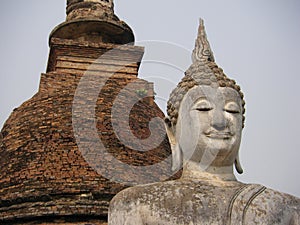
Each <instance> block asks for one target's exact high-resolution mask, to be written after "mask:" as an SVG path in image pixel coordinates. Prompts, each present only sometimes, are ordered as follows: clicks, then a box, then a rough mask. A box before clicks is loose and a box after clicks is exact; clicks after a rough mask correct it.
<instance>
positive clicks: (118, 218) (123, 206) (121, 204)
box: [108, 192, 144, 225]
mask: <svg viewBox="0 0 300 225" xmlns="http://www.w3.org/2000/svg"><path fill="white" fill-rule="evenodd" d="M108 224H109V225H142V224H144V223H143V220H142V217H141V215H140V212H139V209H138V207H136V204H135V202H134V201H130V202H129V201H127V196H124V193H122V192H121V193H119V194H117V195H116V196H115V197H114V198H113V199H112V201H111V202H110V205H109V212H108Z"/></svg>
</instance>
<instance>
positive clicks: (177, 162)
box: [165, 117, 183, 171]
mask: <svg viewBox="0 0 300 225" xmlns="http://www.w3.org/2000/svg"><path fill="white" fill-rule="evenodd" d="M165 128H166V132H167V136H168V138H169V142H170V145H171V150H172V170H173V171H178V170H180V169H181V167H182V160H183V157H182V151H181V148H180V146H179V143H178V142H177V140H176V136H175V128H174V127H173V125H172V123H171V121H170V119H169V118H167V117H166V118H165Z"/></svg>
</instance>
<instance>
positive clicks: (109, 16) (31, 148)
mask: <svg viewBox="0 0 300 225" xmlns="http://www.w3.org/2000/svg"><path fill="white" fill-rule="evenodd" d="M133 42H134V35H133V32H132V30H131V29H130V27H129V26H128V25H127V24H126V23H124V22H123V21H120V20H119V19H118V17H117V16H116V15H115V14H114V11H113V2H112V0H68V1H67V19H66V22H64V23H62V24H60V25H59V26H57V27H56V28H55V29H54V30H53V31H52V33H51V35H50V39H49V44H50V54H49V61H48V67H47V72H46V73H44V74H42V75H41V79H40V86H39V90H38V92H37V93H36V94H35V95H34V96H33V97H32V98H31V99H29V100H28V101H26V102H24V103H23V104H22V105H21V106H20V107H18V108H16V109H15V110H14V111H13V112H12V114H11V115H10V117H9V118H8V120H7V121H6V122H5V124H4V126H3V129H2V130H1V133H0V165H1V169H0V224H98V225H99V224H107V210H108V204H109V201H110V199H111V198H112V197H113V196H114V195H115V194H116V193H117V192H119V191H120V190H122V189H124V188H125V187H126V186H127V184H124V183H119V182H116V181H114V179H110V178H113V177H118V176H119V177H123V178H124V179H125V180H126V179H127V180H128V183H130V182H132V184H134V183H135V182H136V183H139V181H138V179H141V180H143V179H145V177H146V178H147V180H150V181H159V180H162V179H164V178H165V177H167V176H168V173H169V169H170V168H169V167H170V165H169V164H168V163H166V165H165V167H163V169H162V170H150V171H149V174H145V173H144V174H143V175H141V176H139V174H138V173H137V174H135V173H134V171H133V170H128V171H127V170H126V166H125V167H124V168H123V169H122V167H120V166H115V165H114V163H113V161H112V162H111V164H110V163H109V162H110V161H109V160H111V159H108V160H105V159H106V158H105V157H106V155H103V154H102V153H103V152H102V150H105V151H106V152H108V153H109V155H110V156H113V158H114V159H117V160H119V161H120V162H123V164H122V165H130V167H131V168H139V167H141V166H147V165H154V164H156V163H161V162H162V160H163V159H165V158H167V157H168V156H169V155H170V149H169V143H168V141H167V140H166V138H165V139H164V140H163V141H162V142H161V144H160V145H159V146H158V147H155V148H154V149H152V150H150V151H136V149H132V148H130V147H128V145H127V144H124V143H123V142H122V141H120V140H119V137H118V135H116V133H115V132H114V127H113V123H112V110H113V104H114V100H115V99H116V98H117V97H118V96H119V94H120V93H121V92H122V91H123V92H124V89H125V87H126V86H127V85H128V84H131V83H134V85H135V86H134V87H135V90H136V91H129V90H128V91H127V92H126V91H125V92H124V93H125V97H126V98H120V99H121V100H120V101H119V105H120V106H122V104H123V107H125V108H126V107H127V104H128V102H127V101H126V99H128V98H137V99H140V100H138V101H137V102H136V104H134V105H133V107H132V108H131V109H130V115H129V119H128V120H129V121H123V122H126V123H128V124H129V126H130V129H129V130H127V132H129V133H130V134H133V137H136V138H139V139H141V140H145V139H147V138H148V137H149V136H151V133H150V130H149V127H148V126H149V122H150V121H151V120H152V119H153V118H155V117H160V118H163V117H164V115H163V113H162V112H161V111H160V109H159V108H158V106H157V105H156V104H155V103H154V98H153V96H151V95H153V84H152V83H149V82H147V81H144V80H141V79H139V78H137V75H138V69H139V66H140V61H141V59H142V56H143V53H144V49H143V48H142V47H138V46H134V44H133ZM112 49H115V50H113V51H110V50H112ZM109 52H110V53H109ZM107 53H109V54H107ZM99 58H100V60H99ZM91 65H92V66H91ZM87 71H88V72H87ZM87 74H88V77H91V79H87V80H84V79H82V78H83V77H84V76H85V75H87ZM102 81H105V85H104V86H103V88H101V89H100V90H98V89H97V88H99V82H100V83H101V82H102ZM84 82H85V83H84ZM79 83H81V86H82V85H83V86H84V87H85V88H83V89H82V90H81V92H80V94H79V96H78V92H77V91H78V86H79ZM95 90H98V91H99V93H97V96H96V100H95V101H93V100H91V99H90V98H91V95H90V93H91V92H95ZM124 93H123V94H124ZM151 93H152V94H151ZM76 95H77V100H76V102H75V100H74V99H75V96H76ZM143 95H145V96H144V98H142V97H143ZM141 96H142V97H141ZM122 99H123V100H122ZM124 99H125V100H124ZM74 102H75V103H74ZM74 104H75V106H74ZM93 105H94V107H93ZM89 108H90V109H92V110H91V111H87V112H91V115H88V113H86V109H89ZM93 109H94V111H93ZM118 110H120V111H122V110H124V108H123V109H122V107H118V108H117V111H118ZM93 120H94V121H93ZM91 121H92V123H91ZM74 123H76V124H77V125H76V124H74ZM78 124H79V126H78ZM93 124H95V129H96V137H95V132H94V134H93V129H92V128H91V127H92V126H93ZM75 130H76V132H75ZM154 130H155V131H156V133H157V134H161V135H164V128H163V127H162V126H161V125H159V124H157V125H156V127H155V124H154ZM90 132H91V135H90V136H89V134H90ZM75 133H76V134H75ZM125 133H126V132H125ZM125 135H126V134H125ZM129 136H130V135H129ZM99 140H100V142H101V143H102V145H101V146H100V145H97V144H95V143H96V142H99ZM79 145H80V146H81V147H80V148H81V149H79ZM99 146H100V147H99ZM101 148H103V149H101ZM99 150H101V151H99ZM86 157H87V158H88V159H90V161H87V160H86ZM91 159H92V160H91ZM99 159H101V160H102V161H101V160H99ZM101 162H106V163H104V164H102V163H101ZM146 168H147V167H146ZM99 171H100V172H99ZM101 171H105V176H104V175H103V174H101ZM120 174H121V175H120ZM164 175H165V176H164ZM143 176H144V177H143ZM116 179H117V178H116ZM141 182H143V181H141Z"/></svg>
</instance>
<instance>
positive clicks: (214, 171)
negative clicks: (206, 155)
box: [181, 161, 237, 183]
mask: <svg viewBox="0 0 300 225" xmlns="http://www.w3.org/2000/svg"><path fill="white" fill-rule="evenodd" d="M181 179H192V180H203V181H204V180H206V181H212V182H221V183H224V182H226V181H229V182H230V181H233V182H236V181H237V180H236V177H235V175H234V174H233V166H228V167H227V166H226V167H213V166H209V167H207V168H201V166H200V165H199V164H197V163H195V162H191V161H189V162H186V163H185V165H184V167H183V172H182V176H181Z"/></svg>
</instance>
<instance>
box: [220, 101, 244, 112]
mask: <svg viewBox="0 0 300 225" xmlns="http://www.w3.org/2000/svg"><path fill="white" fill-rule="evenodd" d="M224 110H225V111H226V112H228V113H232V114H238V113H240V112H241V109H240V107H239V105H238V104H236V103H235V102H229V103H227V104H226V105H225V107H224Z"/></svg>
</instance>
